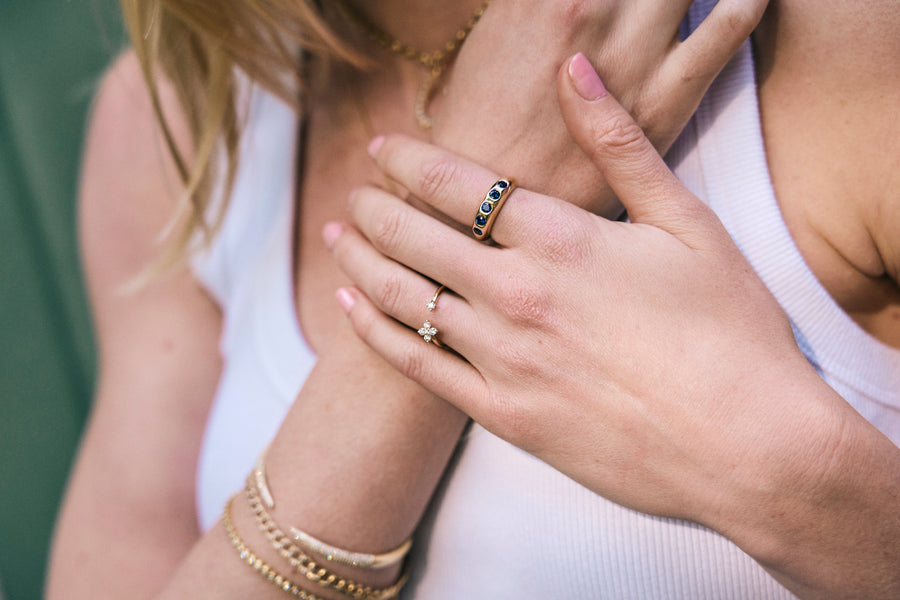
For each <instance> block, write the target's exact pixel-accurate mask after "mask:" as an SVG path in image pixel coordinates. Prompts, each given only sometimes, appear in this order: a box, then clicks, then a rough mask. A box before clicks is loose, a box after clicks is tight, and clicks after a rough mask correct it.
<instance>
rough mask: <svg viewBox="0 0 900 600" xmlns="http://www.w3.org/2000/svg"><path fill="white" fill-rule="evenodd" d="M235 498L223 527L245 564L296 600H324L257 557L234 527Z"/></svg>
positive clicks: (228, 509) (232, 499)
mask: <svg viewBox="0 0 900 600" xmlns="http://www.w3.org/2000/svg"><path fill="white" fill-rule="evenodd" d="M233 501H234V498H231V500H229V501H228V503H227V504H226V505H225V509H224V510H223V511H222V525H223V526H224V527H225V533H226V534H228V539H229V540H231V545H232V546H234V547H235V549H236V550H237V551H238V554H239V555H240V557H241V560H243V561H244V562H245V563H247V564H248V565H250V566H251V567H253V570H254V571H256V572H257V573H259V574H260V576H262V577H263V578H264V579H265V580H266V581H268V582H269V583H271V584H272V585H274V586H276V587H278V588H280V589H281V590H282V591H285V592H287V593H288V594H290V595H291V596H294V597H295V598H299V599H300V600H323V598H322V597H321V596H316V595H315V594H312V593H310V592H307V591H306V590H304V589H302V588H301V587H299V586H298V585H297V584H296V583H294V582H293V581H291V580H290V579H288V578H287V577H285V576H284V575H282V574H280V573H279V572H278V571H276V570H275V569H273V568H272V567H270V566H269V565H268V564H266V563H265V562H264V561H263V560H262V559H261V558H259V557H258V556H256V555H255V554H254V553H253V551H252V550H250V548H248V547H247V544H245V543H244V540H242V539H241V536H239V535H238V532H237V529H235V527H234V521H233V520H232V518H231V503H232V502H233Z"/></svg>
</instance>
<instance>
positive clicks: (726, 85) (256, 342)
mask: <svg viewBox="0 0 900 600" xmlns="http://www.w3.org/2000/svg"><path fill="white" fill-rule="evenodd" d="M713 4H714V2H712V1H709V0H705V1H701V2H697V3H695V5H694V7H693V8H692V9H691V13H690V16H689V19H688V23H687V25H688V27H689V28H690V29H693V28H695V27H696V26H697V25H698V24H699V22H700V21H701V20H702V18H703V16H705V15H706V14H708V12H709V10H710V9H711V6H712V5H713ZM296 134H297V120H296V117H295V115H294V114H293V113H292V111H291V110H290V109H289V108H288V107H286V106H285V105H283V104H282V103H281V102H279V101H278V100H277V99H275V98H274V97H272V96H271V95H268V94H266V93H264V92H261V91H258V90H257V91H255V92H254V94H253V96H252V101H251V103H250V115H249V122H248V126H247V128H246V133H245V137H244V140H243V144H244V146H243V153H242V163H241V167H240V170H239V173H238V178H237V181H236V185H235V189H234V193H233V197H232V200H231V204H230V206H229V209H228V215H227V217H226V220H225V223H224V227H223V229H222V231H221V233H220V236H219V237H218V238H217V240H216V242H215V243H214V244H213V246H212V248H211V249H210V250H209V251H208V252H207V253H205V254H204V255H203V256H201V257H200V258H199V259H198V260H197V261H196V262H195V271H196V273H197V275H198V277H199V278H200V279H201V281H203V282H204V284H205V285H206V286H207V287H208V289H209V290H210V291H211V293H212V294H213V295H214V296H215V297H216V299H217V300H218V301H219V302H220V303H221V305H222V308H223V312H224V332H223V335H222V340H221V352H222V355H223V357H224V359H225V364H224V370H223V374H222V378H221V382H220V385H219V388H218V391H217V395H216V400H215V403H214V406H213V409H212V412H211V415H210V418H209V422H208V424H207V428H206V433H205V437H204V441H203V447H202V451H201V457H200V465H199V472H198V484H197V489H198V492H197V506H198V513H199V518H200V522H201V525H202V527H203V528H204V529H207V528H209V527H210V526H211V525H212V524H213V523H215V521H216V519H217V517H218V516H219V514H220V513H221V510H222V507H223V506H224V503H225V501H226V500H227V499H228V497H229V496H230V495H231V494H233V493H234V492H235V491H237V490H238V489H240V487H241V485H242V483H243V480H244V478H245V477H246V474H247V473H248V472H249V471H250V470H251V469H252V467H253V464H254V462H255V460H256V457H257V455H258V454H259V452H260V451H261V450H262V449H263V447H264V446H265V445H266V444H267V443H268V442H269V440H270V439H271V438H272V437H273V436H274V434H275V432H276V431H277V429H278V427H279V425H280V423H281V421H282V419H283V418H284V415H285V413H286V412H287V410H288V408H289V407H290V404H291V403H292V402H293V400H294V398H295V397H296V395H297V393H298V391H299V389H300V387H301V386H302V385H303V382H304V380H305V378H306V376H307V374H308V373H309V371H310V369H311V367H312V365H313V363H314V361H315V356H314V355H313V353H312V352H311V350H310V349H309V347H308V345H307V344H306V343H305V341H304V339H303V337H302V334H301V332H300V327H299V325H298V323H297V321H296V316H295V314H296V313H295V310H294V305H293V302H294V294H293V275H292V273H291V269H292V259H291V248H292V240H291V233H292V231H293V226H292V222H293V219H294V215H293V197H294V168H295V165H296V162H295V160H294V157H295V149H296V145H297V135H296ZM668 160H669V162H670V164H671V165H672V166H673V168H674V169H675V171H676V173H677V174H678V175H679V177H680V178H681V179H682V180H683V181H684V182H685V183H686V184H687V185H688V187H690V188H691V190H692V191H694V193H696V194H697V195H698V196H699V197H700V198H702V199H704V200H705V201H706V202H707V203H708V204H709V205H710V206H712V208H713V209H715V211H716V212H717V213H718V214H719V216H720V217H721V218H722V220H723V222H724V223H725V225H726V227H727V228H728V230H729V232H730V233H731V234H732V236H733V237H734V239H735V240H736V242H737V243H738V245H739V246H740V248H741V250H742V251H743V252H744V254H745V255H746V256H747V257H748V258H749V260H750V262H751V264H752V265H753V267H754V268H755V269H756V271H757V272H758V273H759V274H760V276H761V277H762V279H763V280H764V281H765V283H766V284H767V285H768V286H769V289H771V290H772V292H773V293H774V295H775V297H776V298H777V299H778V301H779V302H780V303H781V305H782V307H784V309H785V311H786V312H787V314H788V316H789V317H790V318H791V321H792V323H793V325H794V330H795V333H796V336H797V339H798V341H799V343H800V346H801V348H802V349H803V350H804V352H805V353H806V355H807V357H808V358H809V360H810V361H811V362H812V363H813V364H814V365H815V366H816V368H817V369H818V370H819V372H820V373H821V374H822V376H823V377H824V378H825V379H826V380H827V381H828V382H829V383H830V384H831V385H832V386H833V387H834V388H835V389H836V390H837V391H838V392H839V393H841V395H842V396H843V397H844V398H846V399H847V401H848V402H850V403H851V404H852V405H853V406H854V407H855V408H856V409H857V410H858V411H859V412H860V413H861V414H863V415H864V416H865V417H866V418H867V419H869V420H870V421H871V422H872V423H874V424H875V425H876V426H877V427H879V428H880V429H881V430H882V431H883V432H884V433H886V434H887V435H888V436H889V437H891V439H893V440H894V442H895V443H900V351H897V350H895V349H892V348H889V347H887V346H885V345H883V344H881V343H880V342H878V341H877V340H875V339H874V338H872V337H871V336H869V335H868V334H866V333H865V332H864V331H863V330H861V329H860V328H859V327H858V326H857V325H856V324H855V323H854V322H853V321H852V320H851V319H849V317H848V316H847V315H846V314H845V313H844V312H843V311H842V310H841V309H840V307H838V306H837V304H835V303H834V301H833V300H832V299H831V298H830V296H829V295H828V293H827V292H826V291H825V290H824V288H822V286H821V285H820V284H819V283H818V281H817V280H816V279H815V277H814V276H813V275H812V273H811V272H810V271H809V269H808V268H807V267H806V265H805V263H804V261H803V258H802V257H801V255H800V253H799V252H798V250H797V248H796V246H795V245H794V243H793V241H792V240H791V237H790V235H789V233H788V231H787V228H786V227H785V225H784V222H783V221H782V218H781V214H780V212H779V209H778V205H777V203H776V202H775V197H774V192H773V190H772V185H771V182H770V180H769V173H768V169H767V166H766V158H765V153H764V148H763V142H762V137H761V132H760V125H759V114H758V109H757V98H756V87H755V81H754V69H753V59H752V55H751V50H750V46H749V44H745V45H744V47H743V48H742V49H741V50H740V51H739V52H738V54H737V56H736V57H735V58H734V60H732V61H731V63H730V64H729V65H728V66H727V67H726V69H725V70H724V71H723V73H722V75H721V76H720V77H719V78H718V80H717V81H716V82H715V84H714V85H713V86H712V88H711V89H710V91H709V93H708V94H707V96H706V98H705V99H704V101H703V102H702V104H701V106H700V108H699V110H698V113H697V115H696V116H695V118H694V119H693V120H692V121H691V123H690V124H689V126H688V128H687V130H686V131H685V132H684V134H683V135H682V137H681V138H680V139H679V141H678V142H677V143H676V145H675V147H673V149H672V151H671V152H670V154H669V158H668ZM415 539H416V542H415V545H414V548H413V552H412V565H411V570H412V580H411V582H410V584H409V585H408V587H407V590H406V591H405V593H404V596H403V597H404V598H407V599H409V598H416V599H423V600H441V599H445V598H446V599H448V600H449V599H453V600H459V599H460V598H490V599H492V600H498V599H504V598H510V599H513V598H515V599H516V600H523V599H529V598H535V599H538V598H540V599H542V600H543V599H547V598H565V599H572V600H574V599H599V598H622V599H626V598H634V599H638V598H640V599H664V598H671V599H685V600H688V599H690V600H702V599H709V600H727V599H731V598H734V599H738V598H740V599H754V600H756V599H769V598H773V599H774V598H791V597H792V596H791V595H790V594H789V593H788V592H787V591H786V590H784V589H783V588H782V587H781V586H780V585H778V584H777V583H776V582H775V581H774V580H773V579H772V578H770V577H769V576H768V575H767V574H766V573H765V571H763V569H762V568H760V567H759V566H758V565H757V564H756V562H755V561H753V560H752V559H751V558H749V557H748V556H747V555H745V554H744V553H743V552H742V551H741V550H739V549H738V548H737V547H735V546H734V545H733V544H731V543H730V542H728V541H727V540H726V539H724V538H723V537H722V536H720V535H718V534H717V533H715V532H713V531H710V530H708V529H705V528H703V527H701V526H698V525H695V524H692V523H686V522H683V521H677V520H671V519H662V518H657V517H650V516H647V515H643V514H640V513H636V512H634V511H631V510H628V509H625V508H622V507H620V506H618V505H616V504H613V503H611V502H608V501H606V500H604V499H603V498H600V497H598V496H597V495H596V494H593V493H592V492H590V491H588V490H586V489H585V488H583V487H582V486H580V485H578V484H576V483H574V482H573V481H572V480H570V479H568V478H567V477H565V476H563V475H561V474H559V473H558V472H557V471H555V470H554V469H552V468H550V467H548V466H547V465H545V464H544V463H542V462H541V461H539V460H537V459H535V458H534V457H532V456H530V455H528V454H526V453H524V452H522V451H520V450H518V449H517V448H514V447H512V446H510V445H509V444H507V443H505V442H503V441H502V440H500V439H498V438H497V437H495V436H493V435H491V434H490V433H488V432H487V431H485V430H484V429H483V428H481V427H479V426H477V425H476V426H473V427H472V428H471V430H470V431H469V433H468V434H467V436H466V437H465V439H464V440H462V441H461V443H460V447H459V450H458V452H457V454H456V456H455V458H454V460H453V463H452V464H451V466H450V468H449V469H448V472H447V475H446V477H445V479H444V481H443V482H442V484H441V486H440V488H439V489H438V492H437V494H436V497H435V500H434V502H433V503H432V506H431V508H430V509H429V511H428V514H427V515H426V518H425V520H424V522H423V523H422V525H421V527H420V530H419V531H418V532H417V534H416V538H415Z"/></svg>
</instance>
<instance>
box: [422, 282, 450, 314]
mask: <svg viewBox="0 0 900 600" xmlns="http://www.w3.org/2000/svg"><path fill="white" fill-rule="evenodd" d="M445 289H447V287H446V286H443V285H442V286H440V287H439V288H438V289H437V291H436V292H435V293H434V296H432V297H431V300H429V301H428V303H427V304H426V305H425V307H426V308H427V309H428V311H429V312H431V311H433V310H434V309H435V308H437V299H438V296H440V295H441V292H443V291H444V290H445Z"/></svg>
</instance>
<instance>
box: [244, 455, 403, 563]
mask: <svg viewBox="0 0 900 600" xmlns="http://www.w3.org/2000/svg"><path fill="white" fill-rule="evenodd" d="M267 452H268V448H266V449H265V450H263V451H262V453H261V454H260V455H259V459H258V460H257V461H256V469H254V470H253V480H254V482H255V483H256V491H257V493H258V495H259V499H260V500H261V501H262V502H263V504H265V506H266V508H268V509H269V510H271V509H273V508H275V499H274V498H273V497H272V492H271V490H269V482H268V480H267V479H266V461H265V459H266V454H267ZM290 532H291V535H293V536H294V539H295V540H296V541H297V542H299V543H300V545H301V546H303V547H305V548H306V549H307V550H310V551H311V552H315V553H317V554H320V555H322V556H324V557H325V559H326V560H328V561H330V562H335V563H339V564H342V565H347V566H350V567H357V568H360V569H383V568H385V567H390V566H392V565H395V564H397V563H399V562H400V561H402V560H403V559H404V558H405V557H406V555H407V554H408V553H409V549H410V548H412V538H409V539H407V540H406V541H405V542H403V543H402V544H401V545H400V546H399V547H398V548H395V549H394V550H391V551H390V552H385V553H384V554H367V553H364V552H351V551H349V550H344V549H342V548H337V547H335V546H331V545H330V544H327V543H325V542H323V541H322V540H320V539H317V538H315V537H313V536H311V535H310V534H308V533H306V532H305V531H301V530H300V529H298V528H296V527H291V528H290Z"/></svg>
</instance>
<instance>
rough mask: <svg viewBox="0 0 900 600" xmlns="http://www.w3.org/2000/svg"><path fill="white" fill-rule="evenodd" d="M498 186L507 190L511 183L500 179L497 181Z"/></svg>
mask: <svg viewBox="0 0 900 600" xmlns="http://www.w3.org/2000/svg"><path fill="white" fill-rule="evenodd" d="M497 187H498V188H500V189H501V190H505V189H506V188H507V187H509V184H508V183H506V182H505V181H503V180H500V181H498V182H497Z"/></svg>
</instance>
